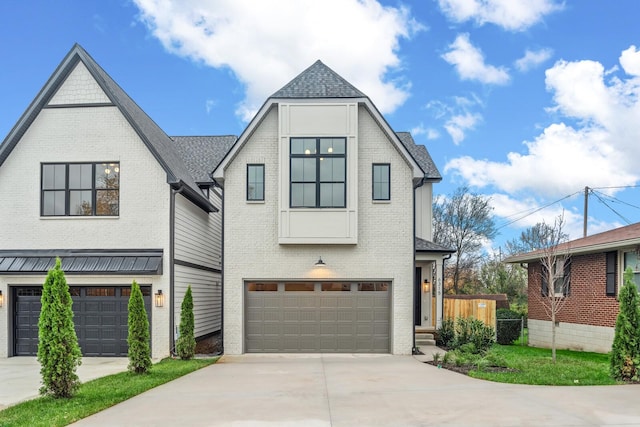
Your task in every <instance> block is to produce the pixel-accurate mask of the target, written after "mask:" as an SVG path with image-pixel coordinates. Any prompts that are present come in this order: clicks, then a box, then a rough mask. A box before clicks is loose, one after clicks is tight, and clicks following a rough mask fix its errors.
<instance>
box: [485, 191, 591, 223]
mask: <svg viewBox="0 0 640 427" xmlns="http://www.w3.org/2000/svg"><path fill="white" fill-rule="evenodd" d="M581 192H582V190H581V191H576V192H575V193H571V194H569V195H566V196H564V197H562V198H561V199H558V200H556V201H554V202H551V203H548V204H546V205H544V206H540V207H538V208H535V209H533V210H531V209H527V210H526V211H522V212H520V213H516V214H513V215H511V217H513V216H516V215H521V214H525V213H526V212H528V211H531V212H529V213H526V214H525V215H522V216H521V217H519V218H516V219H514V220H512V221H508V222H506V223H504V224H502V225H500V226H498V227H496V230H500V229H501V228H504V227H506V226H508V225H511V224H513V223H514V222H518V221H520V220H521V219H524V218H526V217H528V216H531V215H533V214H534V213H536V212H539V211H541V210H542V209H545V208H548V207H549V206H551V205H555V204H556V203H560V202H561V201H563V200H565V199H568V198H569V197H573V196H575V195H576V194H579V193H581ZM507 218H508V217H507Z"/></svg>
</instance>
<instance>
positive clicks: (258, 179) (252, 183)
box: [247, 164, 264, 201]
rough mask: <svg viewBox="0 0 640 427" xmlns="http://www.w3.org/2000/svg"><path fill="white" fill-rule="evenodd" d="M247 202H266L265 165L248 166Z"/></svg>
mask: <svg viewBox="0 0 640 427" xmlns="http://www.w3.org/2000/svg"><path fill="white" fill-rule="evenodd" d="M247 200H249V201H263V200H264V165H263V164H260V165H247Z"/></svg>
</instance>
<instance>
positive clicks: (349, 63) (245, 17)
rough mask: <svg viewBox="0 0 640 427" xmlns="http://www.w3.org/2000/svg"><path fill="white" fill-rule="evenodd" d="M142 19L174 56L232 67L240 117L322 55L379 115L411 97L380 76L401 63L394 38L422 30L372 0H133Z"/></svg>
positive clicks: (404, 13)
mask: <svg viewBox="0 0 640 427" xmlns="http://www.w3.org/2000/svg"><path fill="white" fill-rule="evenodd" d="M134 1H135V3H136V5H137V6H138V8H139V9H140V18H139V19H140V20H141V21H143V22H144V23H145V25H146V26H147V27H148V28H149V29H150V30H151V31H152V33H153V35H154V36H155V37H156V38H157V39H158V40H160V42H161V43H162V44H163V46H164V47H165V49H167V50H168V51H169V52H172V53H174V54H177V55H180V56H183V57H186V58H189V59H192V60H194V61H198V62H203V63H204V64H206V65H208V66H211V67H215V68H220V69H225V68H226V69H230V70H231V71H232V72H233V74H234V75H235V76H236V77H237V78H238V79H239V80H240V81H241V82H242V83H243V84H244V85H245V88H246V96H245V99H244V100H243V101H242V103H241V105H239V106H238V110H237V112H238V114H240V115H241V116H242V118H243V119H244V120H249V119H250V118H251V117H252V116H253V114H254V113H255V111H257V109H258V108H259V106H260V105H262V103H263V102H264V100H265V99H266V98H267V97H268V96H269V95H271V94H272V93H273V92H275V91H276V90H278V89H279V88H280V87H282V86H283V85H284V84H286V83H287V82H288V81H289V80H291V79H292V78H293V77H295V76H296V75H297V74H298V73H300V72H301V71H302V70H304V69H305V68H306V67H308V66H309V65H311V64H312V63H313V62H315V61H316V60H317V59H321V60H322V61H323V62H324V63H325V64H327V65H328V66H329V67H331V68H333V69H334V70H335V71H336V72H338V73H339V74H341V75H342V76H343V77H345V78H346V79H347V80H349V81H350V82H351V83H352V84H354V85H355V86H356V87H357V88H358V89H360V90H362V91H363V92H364V93H366V94H367V95H368V96H369V97H371V99H372V100H373V102H374V103H375V104H376V105H377V106H378V108H379V109H380V110H381V112H382V113H389V112H392V111H394V110H395V109H396V108H397V107H398V106H400V105H401V104H402V103H403V102H404V101H405V100H406V98H407V97H408V96H409V92H408V87H409V84H408V82H402V81H400V82H396V81H390V80H387V79H385V77H386V76H387V73H388V72H390V71H393V70H396V69H399V68H400V67H401V65H402V64H401V62H400V59H399V58H398V56H397V54H396V53H397V50H398V48H399V47H398V44H399V41H400V39H403V38H404V39H409V38H411V37H412V35H413V34H414V33H415V32H417V31H420V30H422V29H423V27H422V26H421V25H420V24H418V23H417V22H416V21H415V20H414V19H413V18H412V17H411V14H410V11H409V10H408V9H407V8H405V7H398V8H394V7H388V6H382V5H380V4H379V3H378V2H377V1H375V0H325V1H322V2H318V1H315V0H305V1H302V0H300V1H291V2H289V3H287V5H286V7H282V5H281V4H279V3H277V2H274V1H257V2H256V1H252V0H211V1H207V2H203V1H201V0H134Z"/></svg>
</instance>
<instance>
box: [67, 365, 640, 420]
mask: <svg viewBox="0 0 640 427" xmlns="http://www.w3.org/2000/svg"><path fill="white" fill-rule="evenodd" d="M639 397H640V386H632V385H626V386H598V387H586V386H585V387H541V386H522V385H509V384H499V383H491V382H487V381H481V380H474V379H472V378H468V377H466V376H463V375H460V374H456V373H453V372H449V371H446V370H442V369H437V368H435V367H433V366H431V365H428V364H425V363H421V362H420V361H419V360H417V359H416V358H414V357H411V356H389V355H377V356H364V355H242V356H224V357H222V358H221V360H220V361H219V362H218V363H217V364H215V365H212V366H210V367H207V368H205V369H201V370H199V371H197V372H195V373H193V374H190V375H187V376H184V377H182V378H179V379H178V380H176V381H173V382H171V383H168V384H165V385H163V386H160V387H157V388H155V389H153V390H150V391H148V392H147V393H144V394H142V395H139V396H137V397H135V398H133V399H131V400H128V401H126V402H123V403H121V404H119V405H116V406H114V407H112V408H110V409H107V410H106V411H103V412H101V413H98V414H96V415H94V416H91V417H89V418H86V419H84V420H82V421H80V422H79V423H77V424H76V425H78V426H175V425H188V426H234V427H248V426H285V427H289V426H311V427H321V426H322V427H324V426H345V427H346V426H431V425H433V426H439V425H450V426H604V425H608V426H640V405H639V404H638V399H639Z"/></svg>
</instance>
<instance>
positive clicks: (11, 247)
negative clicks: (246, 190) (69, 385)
mask: <svg viewBox="0 0 640 427" xmlns="http://www.w3.org/2000/svg"><path fill="white" fill-rule="evenodd" d="M203 140H206V142H207V143H206V144H202V142H203ZM233 141H235V138H233V139H232V140H229V139H225V138H218V139H216V138H184V137H182V138H173V139H171V138H169V137H168V136H167V135H166V134H165V133H164V132H163V131H162V130H161V129H160V128H159V127H158V126H157V125H156V124H155V123H154V122H153V121H152V120H151V119H150V118H149V117H148V116H147V115H146V114H145V113H144V112H143V111H142V110H141V109H140V108H139V107H138V106H137V105H136V104H135V103H134V102H133V100H131V98H130V97H129V96H128V95H127V94H126V93H125V92H124V91H123V90H122V89H121V88H120V87H119V86H118V85H117V84H116V83H115V82H114V81H113V80H112V79H111V77H110V76H109V75H108V74H107V73H106V72H105V71H104V70H103V69H102V68H101V67H100V66H99V65H98V64H97V63H96V62H95V61H94V60H93V59H92V58H91V57H90V56H89V55H88V54H87V52H86V51H84V49H82V47H80V46H78V45H75V46H74V47H73V48H72V49H71V51H70V52H69V53H68V54H67V56H66V57H65V58H64V59H63V61H62V62H61V64H60V65H59V66H58V68H57V69H56V70H55V72H54V73H53V75H52V76H51V77H50V79H49V80H48V81H47V83H46V84H45V86H44V87H43V88H42V90H41V91H40V93H39V94H38V95H37V96H36V98H35V99H34V101H33V102H32V104H31V105H30V106H29V108H28V109H27V111H26V112H25V113H24V114H23V116H22V117H21V118H20V119H19V121H18V122H17V123H16V125H15V126H14V128H13V129H12V130H11V131H10V133H9V134H8V136H7V137H6V139H5V140H4V141H3V143H2V144H1V145H0V227H1V230H0V236H1V237H0V291H1V296H0V301H2V307H0V357H7V356H15V355H33V354H35V352H36V351H37V342H38V331H37V323H38V316H39V311H40V295H41V290H42V283H43V282H44V279H45V275H46V272H47V270H48V269H49V268H51V267H52V266H53V263H54V262H55V257H61V259H62V266H63V270H65V272H66V276H67V281H68V283H69V286H70V288H71V293H72V297H73V299H74V312H75V324H76V331H77V333H78V336H79V341H80V345H81V349H82V351H83V354H84V355H88V356H91V355H103V356H104V355H112V356H122V355H126V351H127V346H126V336H127V326H126V325H127V308H126V306H127V301H128V298H127V296H128V293H129V290H130V286H131V283H132V281H133V280H136V281H137V282H138V283H139V284H140V285H141V286H142V289H143V294H144V296H145V302H146V305H147V310H148V312H149V315H150V316H149V318H150V322H151V332H152V333H151V345H152V356H153V357H154V358H159V357H165V356H167V355H169V352H170V349H171V348H172V346H173V344H174V338H175V337H174V331H175V328H176V326H177V325H178V323H179V316H180V304H181V302H182V298H183V296H184V292H185V290H186V287H187V285H188V284H190V285H191V286H192V289H193V293H194V305H195V310H194V311H195V320H196V336H197V337H204V336H207V335H210V334H213V333H215V332H216V331H219V330H220V327H221V316H222V313H221V261H222V260H221V258H222V256H221V255H222V254H221V241H220V231H221V215H220V213H219V212H218V209H219V207H220V202H221V198H220V194H219V193H218V192H216V191H215V190H211V191H209V187H210V186H211V184H212V181H211V179H210V178H209V177H208V172H210V171H211V169H212V168H213V166H214V165H215V164H216V163H217V161H219V160H220V159H221V158H222V155H223V154H224V153H225V152H226V151H227V148H228V147H229V146H230V145H231V144H232V143H233ZM202 159H208V160H209V163H208V165H207V167H206V168H205V167H202V165H201V164H200V163H199V162H200V161H202ZM211 164H213V165H211ZM156 297H157V299H158V300H159V301H160V300H163V302H162V303H158V304H156V303H155V299H156Z"/></svg>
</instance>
